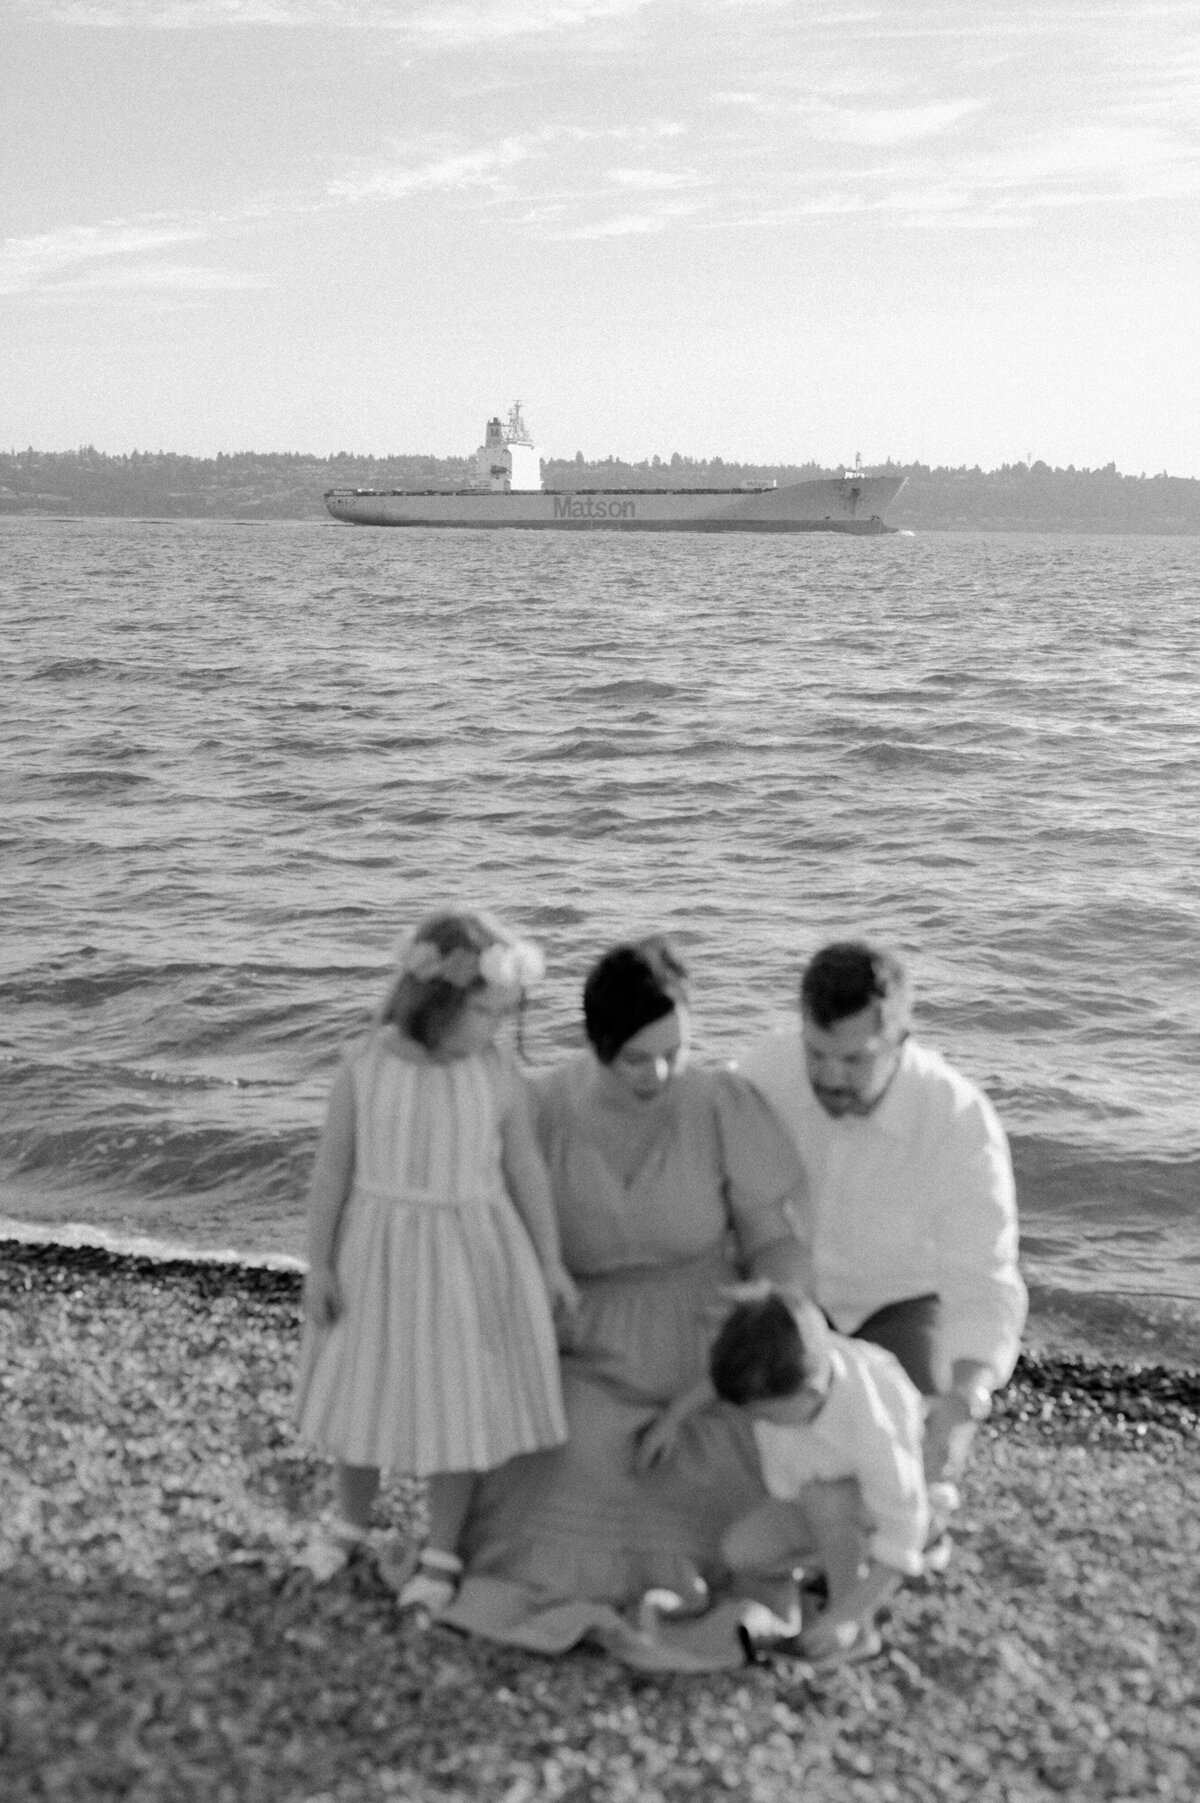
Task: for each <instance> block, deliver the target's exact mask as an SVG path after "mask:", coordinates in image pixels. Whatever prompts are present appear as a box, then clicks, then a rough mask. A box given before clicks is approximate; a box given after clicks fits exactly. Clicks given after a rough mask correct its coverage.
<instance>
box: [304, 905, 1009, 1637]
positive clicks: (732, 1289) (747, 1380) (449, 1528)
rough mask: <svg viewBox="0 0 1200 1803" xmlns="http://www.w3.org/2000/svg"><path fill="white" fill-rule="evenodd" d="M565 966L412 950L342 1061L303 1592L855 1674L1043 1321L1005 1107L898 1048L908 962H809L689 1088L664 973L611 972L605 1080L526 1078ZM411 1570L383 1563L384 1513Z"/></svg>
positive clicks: (315, 1370) (388, 1544)
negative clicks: (1031, 1325) (393, 1485)
mask: <svg viewBox="0 0 1200 1803" xmlns="http://www.w3.org/2000/svg"><path fill="white" fill-rule="evenodd" d="M541 974H542V959H541V956H540V954H539V952H538V950H537V948H536V946H534V945H533V944H532V943H531V942H530V941H528V940H526V939H522V938H520V937H519V936H517V935H516V934H514V933H513V932H511V931H510V930H508V929H507V928H506V927H505V926H504V925H503V924H502V923H501V922H499V921H497V920H496V919H495V918H494V917H492V916H491V915H489V914H486V913H483V912H475V911H471V910H459V909H455V910H447V911H443V912H440V913H437V914H434V915H431V916H429V917H428V918H427V919H425V920H424V921H422V922H421V923H420V925H418V926H417V927H416V928H415V930H414V931H412V932H411V933H409V934H408V935H407V936H406V938H405V939H404V940H403V941H402V943H401V945H400V946H399V948H398V949H397V953H396V962H395V968H394V971H393V973H392V977H391V980H390V983H389V987H388V989H387V992H386V994H385V997H384V999H383V1002H382V1005H381V1006H380V1008H379V1011H378V1013H377V1015H376V1017H375V1021H374V1023H373V1026H372V1028H371V1030H370V1031H369V1032H367V1033H366V1034H365V1036H364V1037H363V1038H362V1039H361V1040H360V1041H359V1042H358V1043H357V1044H355V1045H354V1046H353V1047H351V1048H350V1050H349V1052H348V1053H347V1055H346V1056H345V1058H344V1059H343V1061H342V1063H341V1066H340V1069H339V1072H338V1075H337V1077H336V1079H335V1082H334V1085H333V1090H332V1094H331V1097H330V1102H329V1108H328V1115H327V1119H326V1123H325V1128H324V1132H323V1135H322V1138H321V1142H320V1147H319V1151H318V1154H317V1159H316V1163H315V1167H314V1172H313V1177H312V1183H311V1190H310V1197H309V1239H308V1273H307V1278H306V1285H305V1327H304V1338H303V1344H302V1350H301V1362H300V1373H299V1385H298V1401H297V1421H298V1426H299V1431H300V1434H301V1436H302V1438H303V1439H304V1440H305V1441H306V1442H307V1443H308V1444H309V1445H310V1446H312V1447H313V1448H315V1449H316V1450H318V1451H319V1452H321V1453H323V1454H326V1455H327V1456H329V1457H330V1458H332V1459H333V1460H334V1462H335V1463H334V1484H335V1495H334V1502H333V1505H332V1507H331V1509H330V1510H329V1511H328V1512H327V1514H326V1515H325V1516H324V1517H323V1518H322V1520H321V1522H320V1523H319V1524H317V1525H316V1526H315V1527H314V1529H313V1534H312V1538H311V1540H310V1542H309V1545H308V1548H307V1549H306V1562H307V1563H308V1564H309V1565H310V1567H311V1569H312V1570H313V1571H314V1572H315V1573H316V1574H317V1575H318V1576H319V1577H322V1578H326V1577H329V1576H332V1575H333V1573H334V1572H336V1571H337V1570H338V1569H340V1568H341V1567H342V1566H343V1565H344V1564H345V1563H346V1562H347V1560H348V1559H350V1558H352V1557H358V1556H373V1557H375V1558H376V1559H377V1560H378V1563H379V1568H380V1571H381V1573H382V1575H383V1576H384V1577H385V1579H386V1580H387V1581H388V1582H389V1584H390V1585H391V1586H392V1588H393V1589H394V1590H395V1592H396V1595H397V1597H398V1601H399V1605H400V1607H401V1608H402V1609H403V1610H405V1611H410V1612H411V1614H412V1619H414V1620H420V1621H424V1622H428V1621H431V1620H435V1619H436V1620H438V1621H440V1622H444V1623H448V1624H449V1625H451V1626H453V1627H456V1628H458V1629H461V1630H464V1631H466V1632H470V1633H475V1634H480V1635H484V1636H487V1637H490V1638H493V1639H498V1640H502V1641H505V1642H508V1643H510V1644H513V1645H517V1646H523V1647H527V1648H530V1649H533V1650H537V1651H541V1652H544V1653H557V1652H561V1651H564V1650H566V1648H568V1647H570V1646H573V1645H575V1644H577V1643H579V1642H581V1641H584V1640H590V1641H593V1642H596V1641H598V1642H600V1643H601V1644H602V1645H604V1646H606V1647H608V1648H609V1649H610V1650H611V1651H612V1652H614V1653H615V1654H617V1655H618V1656H619V1657H621V1658H623V1659H625V1660H626V1661H627V1662H629V1663H631V1664H633V1665H640V1666H643V1667H648V1668H667V1669H685V1670H686V1669H719V1668H721V1667H723V1666H728V1665H732V1664H736V1663H738V1662H740V1661H742V1660H744V1659H746V1658H755V1657H761V1656H764V1655H765V1653H766V1652H768V1651H770V1650H771V1649H772V1648H774V1647H778V1646H782V1647H786V1648H788V1649H789V1650H791V1651H793V1652H796V1653H799V1654H800V1655H801V1656H803V1657H807V1658H809V1659H811V1660H813V1661H815V1662H826V1661H836V1660H841V1659H857V1658H864V1657H869V1656H870V1655H871V1654H872V1653H873V1652H875V1651H877V1650H878V1648H879V1646H880V1635H879V1628H878V1621H879V1616H880V1611H881V1608H882V1606H883V1604H884V1603H885V1601H886V1599H887V1598H888V1597H889V1595H891V1593H892V1592H893V1591H894V1590H895V1589H896V1588H897V1586H898V1585H900V1584H902V1583H903V1582H904V1581H905V1580H906V1579H912V1578H917V1577H920V1576H922V1575H923V1574H925V1573H928V1572H930V1571H932V1570H936V1569H938V1568H939V1566H940V1564H943V1563H944V1561H945V1559H946V1558H947V1557H948V1556H949V1550H950V1541H949V1536H948V1532H947V1529H948V1527H949V1525H950V1523H951V1522H952V1518H953V1510H954V1508H955V1506H956V1504H957V1496H958V1491H957V1486H958V1481H959V1478H960V1476H961V1473H962V1471H963V1468H964V1464H965V1461H966V1459H967V1456H968V1451H969V1446H970V1442H971V1437H972V1435H973V1433H974V1432H975V1429H976V1427H977V1424H978V1423H979V1422H980V1421H981V1420H982V1419H984V1418H985V1417H986V1416H987V1414H988V1412H989V1410H990V1407H991V1399H992V1394H993V1392H994V1391H995V1390H996V1389H997V1388H999V1387H1000V1386H1001V1385H1003V1384H1004V1383H1005V1382H1006V1381H1007V1379H1008V1377H1009V1375H1010V1373H1011V1371H1012V1369H1013V1366H1014V1364H1015V1361H1016V1358H1017V1353H1018V1349H1019V1344H1020V1337H1021V1332H1022V1329H1023V1326H1024V1321H1025V1311H1026V1292H1025V1287H1024V1284H1023V1283H1022V1280H1021V1277H1020V1274H1019V1271H1018V1267H1017V1220H1016V1204H1015V1197H1014V1189H1013V1178H1012V1167H1011V1162H1010V1158H1009V1152H1008V1146H1007V1142H1006V1139H1005V1135H1004V1132H1003V1129H1002V1128H1001V1126H1000V1124H999V1121H998V1120H997V1118H996V1115H995V1112H994V1110H993V1108H992V1106H991V1104H990V1103H989V1101H988V1100H987V1098H986V1097H985V1096H984V1095H983V1094H982V1092H981V1091H980V1090H979V1089H978V1088H977V1087H976V1086H975V1085H974V1084H973V1083H971V1082H969V1081H968V1080H967V1079H966V1078H965V1077H963V1076H962V1075H961V1074H960V1073H959V1072H958V1071H956V1070H955V1069H954V1068H953V1067H952V1066H951V1065H950V1064H949V1063H947V1062H946V1060H945V1059H944V1058H942V1057H941V1056H940V1055H939V1054H938V1053H937V1052H936V1051H933V1050H931V1049H929V1048H928V1047H926V1046H923V1045H921V1044H919V1043H917V1042H916V1041H915V1040H914V1038H913V1037H912V1033H911V1022H912V996H911V990H910V982H909V978H908V974H907V971H906V969H905V967H904V965H903V964H902V962H901V961H900V960H899V959H898V958H897V957H896V956H895V955H894V954H893V953H892V952H891V951H889V950H888V949H887V948H885V947H881V946H877V945H875V944H871V943H868V942H865V941H859V940H847V941H840V942H836V943H833V944H830V945H827V946H825V947H824V948H823V949H821V950H820V951H818V952H817V953H816V955H815V956H814V957H813V958H812V960H811V961H810V963H809V964H808V965H807V967H806V968H805V970H804V971H803V974H802V977H801V981H800V992H799V1007H798V1010H797V1012H796V1015H795V1018H794V1020H793V1023H792V1024H791V1025H790V1026H788V1027H785V1028H783V1029H782V1030H780V1031H776V1032H774V1033H772V1034H770V1035H769V1036H767V1037H766V1038H764V1039H762V1040H760V1041H759V1042H758V1043H756V1044H751V1045H749V1046H748V1047H747V1048H746V1049H745V1051H744V1052H743V1053H742V1055H741V1056H740V1057H739V1058H738V1060H737V1061H736V1064H735V1065H734V1066H733V1067H732V1068H729V1069H708V1068H703V1067H702V1066H701V1065H700V1064H698V1063H696V1062H693V1061H692V1060H691V1059H690V1058H689V989H688V976H687V971H686V969H685V967H684V964H683V962H682V960H681V958H680V956H679V954H678V951H677V949H676V948H675V947H674V946H673V945H672V943H671V942H670V941H669V940H668V939H666V938H665V937H662V936H657V935H656V936H652V937H649V938H644V939H640V940H637V941H634V942H630V943H627V944H623V945H618V946H616V947H614V948H613V949H611V950H610V951H608V952H607V953H605V955H604V956H602V957H601V958H600V959H599V960H598V962H597V963H596V964H595V966H594V967H593V969H592V970H591V971H590V973H589V975H588V977H587V980H586V982H585V985H584V990H583V1027H584V1036H585V1039H586V1049H584V1050H581V1051H580V1052H579V1053H577V1054H575V1055H573V1056H571V1057H568V1058H567V1059H566V1060H564V1061H563V1062H562V1063H561V1064H560V1065H558V1066H557V1067H556V1068H554V1069H552V1070H551V1071H549V1072H548V1073H547V1074H544V1075H539V1076H536V1077H532V1078H531V1077H529V1076H527V1075H526V1074H525V1071H524V1070H523V1068H522V1065H521V1064H520V1062H519V1061H518V1058H517V1057H516V1055H515V1053H514V1052H513V1051H512V1050H511V1049H509V1044H508V1042H509V1040H510V1039H511V1038H512V1034H511V1033H510V1031H509V1026H510V1023H511V1022H512V1020H513V1017H514V1016H517V1017H518V1018H519V1017H520V1014H521V1011H522V1010H523V1008H524V1005H525V997H526V994H527V992H528V991H529V989H530V988H531V987H532V985H533V984H535V983H536V981H537V980H538V979H539V977H540V976H541ZM385 1473H393V1474H401V1475H405V1476H410V1477H415V1478H420V1479H423V1480H424V1481H425V1492H424V1493H425V1496H426V1499H427V1502H426V1515H425V1527H424V1531H423V1532H422V1533H420V1534H408V1535H404V1536H401V1537H399V1538H398V1539H397V1537H395V1536H389V1535H388V1534H387V1533H386V1531H385V1530H384V1529H383V1527H382V1526H378V1527H377V1526H375V1525H374V1522H375V1514H376V1503H377V1496H378V1493H379V1486H380V1480H381V1474H385Z"/></svg>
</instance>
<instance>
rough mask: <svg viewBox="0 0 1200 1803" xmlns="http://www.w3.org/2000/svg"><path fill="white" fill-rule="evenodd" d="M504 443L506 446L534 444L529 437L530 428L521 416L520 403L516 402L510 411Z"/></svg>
mask: <svg viewBox="0 0 1200 1803" xmlns="http://www.w3.org/2000/svg"><path fill="white" fill-rule="evenodd" d="M504 442H505V443H506V444H532V443H533V440H532V438H530V436H529V427H528V426H527V425H526V424H525V421H524V419H523V417H522V414H521V403H520V401H514V402H513V404H512V407H511V409H510V410H509V415H508V424H507V425H506V426H505V428H504Z"/></svg>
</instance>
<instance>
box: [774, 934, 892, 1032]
mask: <svg viewBox="0 0 1200 1803" xmlns="http://www.w3.org/2000/svg"><path fill="white" fill-rule="evenodd" d="M909 999H910V992H909V983H908V973H907V972H906V970H905V968H904V966H903V964H902V963H901V962H900V960H899V958H898V957H897V956H896V954H895V953H894V952H889V951H885V950H884V949H883V948H882V947H881V946H876V945H869V944H868V943H867V941H866V940H865V939H842V940H838V941H836V942H835V943H834V944H833V945H826V946H822V948H821V950H820V951H819V952H818V953H817V955H816V957H815V958H813V960H812V962H811V963H810V964H809V966H808V968H807V970H806V971H805V972H804V975H803V976H802V977H801V979H800V1007H801V1009H802V1010H803V1012H804V1013H805V1014H807V1016H808V1017H809V1019H810V1020H811V1021H813V1022H814V1024H815V1025H816V1026H818V1027H821V1028H826V1027H832V1026H834V1025H835V1024H836V1023H837V1022H838V1021H839V1020H847V1019H849V1017H850V1016H851V1015H852V1014H861V1013H862V1011H863V1009H864V1008H867V1007H869V1006H870V1004H871V1003H872V1002H879V1003H880V1004H881V1005H882V1006H883V1008H884V1009H885V1010H888V1011H891V1010H895V1012H896V1013H897V1014H907V1011H908V1006H909Z"/></svg>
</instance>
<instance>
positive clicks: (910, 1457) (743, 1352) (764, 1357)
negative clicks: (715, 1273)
mask: <svg viewBox="0 0 1200 1803" xmlns="http://www.w3.org/2000/svg"><path fill="white" fill-rule="evenodd" d="M709 1373H710V1377H711V1380H712V1385H713V1388H714V1389H715V1391H716V1393H717V1395H718V1396H720V1397H722V1398H723V1399H724V1400H725V1401H726V1402H729V1403H733V1404H735V1405H736V1406H737V1407H739V1408H742V1409H744V1410H745V1411H746V1413H747V1414H748V1415H749V1416H750V1418H751V1421H752V1425H753V1433H754V1438H755V1441H756V1443H757V1446H758V1452H759V1456H760V1459H761V1462H762V1473H763V1480H764V1483H765V1486H766V1490H767V1493H768V1497H769V1500H768V1501H767V1502H765V1503H762V1504H760V1505H759V1506H758V1507H757V1508H755V1509H753V1510H752V1511H751V1512H750V1514H748V1515H745V1516H743V1517H742V1518H741V1519H740V1520H738V1521H736V1522H734V1524H733V1526H732V1527H731V1528H730V1529H729V1530H728V1531H727V1533H726V1535H725V1538H724V1541H723V1543H722V1547H721V1551H722V1556H723V1558H724V1560H725V1563H726V1564H727V1565H728V1566H729V1568H730V1570H731V1571H732V1572H733V1573H734V1574H735V1577H737V1578H738V1579H741V1580H749V1579H752V1578H753V1577H754V1576H755V1575H756V1574H762V1575H763V1577H764V1578H768V1577H770V1576H771V1575H779V1574H782V1573H786V1572H798V1573H802V1576H801V1580H800V1581H801V1586H802V1589H801V1594H802V1597H803V1598H804V1601H805V1610H804V1617H803V1620H802V1624H801V1632H800V1638H799V1646H798V1649H797V1650H798V1651H799V1652H800V1653H802V1654H803V1655H804V1656H805V1657H807V1658H810V1659H812V1660H814V1661H820V1662H825V1661H836V1660H840V1659H847V1658H850V1659H859V1658H867V1657H870V1656H871V1655H872V1654H874V1653H876V1652H878V1651H879V1648H880V1644H881V1643H880V1638H879V1634H878V1632H877V1630H876V1627H875V1617H876V1614H877V1612H878V1610H879V1608H880V1606H881V1604H882V1603H883V1602H884V1601H885V1600H886V1599H887V1598H888V1597H889V1596H890V1595H891V1594H892V1592H893V1591H894V1590H895V1589H896V1588H897V1587H898V1585H899V1584H900V1583H901V1581H902V1580H903V1578H904V1577H905V1576H915V1575H916V1574H918V1573H919V1572H920V1571H921V1570H922V1569H923V1558H922V1549H923V1547H924V1546H925V1543H926V1538H927V1535H928V1531H929V1502H928V1497H927V1494H926V1488H925V1476H924V1465H923V1460H922V1445H921V1442H922V1431H923V1419H924V1418H923V1409H922V1404H921V1397H920V1394H919V1392H918V1391H917V1389H916V1386H915V1385H914V1384H913V1383H912V1382H911V1380H910V1379H909V1378H908V1377H907V1376H906V1374H905V1372H904V1371H903V1369H902V1368H901V1366H900V1364H899V1362H898V1361H897V1360H896V1359H895V1358H894V1357H893V1356H892V1354H891V1353H890V1352H885V1351H884V1350H883V1348H882V1347H879V1346H873V1345H871V1344H869V1343H868V1342H867V1341H864V1340H852V1339H847V1338H845V1337H844V1336H843V1335H841V1334H836V1333H834V1332H832V1331H831V1330H830V1329H829V1328H828V1327H827V1326H826V1323H825V1320H824V1317H823V1316H822V1315H821V1313H820V1311H819V1309H817V1308H816V1307H815V1306H814V1305H813V1304H812V1303H808V1302H800V1303H797V1302H795V1301H794V1300H793V1299H791V1298H788V1299H785V1298H784V1297H783V1296H782V1295H780V1294H778V1293H777V1292H772V1293H770V1294H767V1295H766V1296H763V1297H760V1298H758V1299H756V1300H753V1301H743V1302H740V1303H739V1304H738V1306H737V1307H736V1308H735V1309H734V1310H733V1312H732V1314H730V1315H729V1316H728V1318H727V1319H726V1321H725V1323H724V1325H723V1326H722V1328H721V1331H720V1333H719V1334H718V1336H717V1339H716V1341H715V1342H714V1345H713V1348H712V1353H711V1356H710V1361H709ZM818 1574H822V1575H823V1577H824V1585H825V1589H826V1591H827V1598H828V1600H827V1601H826V1602H825V1604H824V1607H822V1608H820V1609H819V1612H815V1611H814V1613H812V1614H811V1615H810V1614H809V1609H810V1608H813V1607H814V1603H815V1591H814V1589H813V1588H812V1587H811V1586H810V1587H808V1588H807V1589H806V1588H805V1587H804V1586H805V1582H806V1580H811V1579H813V1578H815V1577H816V1576H817V1575H818ZM818 1588H819V1587H818ZM743 1642H744V1644H745V1645H746V1648H747V1651H748V1652H749V1653H751V1654H752V1653H753V1651H754V1633H753V1629H752V1628H751V1627H750V1626H749V1618H748V1625H747V1628H746V1630H745V1631H744V1633H743Z"/></svg>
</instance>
